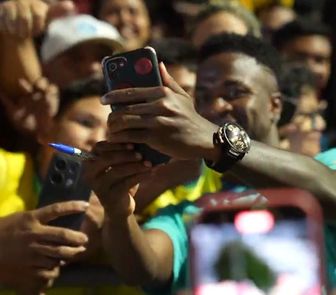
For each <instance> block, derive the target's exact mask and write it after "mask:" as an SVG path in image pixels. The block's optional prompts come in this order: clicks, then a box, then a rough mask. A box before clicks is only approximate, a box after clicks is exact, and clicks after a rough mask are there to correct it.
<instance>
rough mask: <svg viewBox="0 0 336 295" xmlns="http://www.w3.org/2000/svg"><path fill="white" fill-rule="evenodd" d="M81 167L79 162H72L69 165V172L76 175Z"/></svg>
mask: <svg viewBox="0 0 336 295" xmlns="http://www.w3.org/2000/svg"><path fill="white" fill-rule="evenodd" d="M78 169H79V164H78V163H70V165H69V173H70V174H72V175H74V174H76V173H77V171H78Z"/></svg>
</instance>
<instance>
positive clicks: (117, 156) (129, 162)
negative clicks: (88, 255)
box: [86, 142, 173, 287]
mask: <svg viewBox="0 0 336 295" xmlns="http://www.w3.org/2000/svg"><path fill="white" fill-rule="evenodd" d="M94 152H95V154H96V155H97V157H96V159H94V160H89V161H87V162H86V166H87V167H86V177H87V179H88V181H89V182H90V183H91V185H92V188H93V189H94V191H95V193H96V194H97V196H98V198H99V200H100V202H101V204H102V206H103V207H104V209H105V221H104V224H103V229H102V231H103V233H102V234H103V246H104V249H105V251H106V253H107V254H108V256H109V258H110V263H111V265H112V267H113V268H114V270H115V271H116V272H117V274H118V275H119V276H120V277H121V278H122V279H123V280H124V281H125V282H127V283H129V284H134V285H142V286H145V285H146V286H150V287H163V286H165V285H167V284H168V283H169V279H170V277H171V274H172V261H173V250H172V249H173V247H172V242H171V240H170V238H169V237H168V236H167V235H166V234H165V233H163V232H162V231H157V230H148V231H143V230H142V229H141V228H140V226H139V225H138V223H137V221H136V218H135V216H134V211H135V200H136V197H135V194H136V192H137V189H138V185H137V184H138V183H139V182H141V181H142V180H144V179H146V178H148V177H150V172H151V169H152V168H151V167H150V166H148V165H147V166H146V165H145V164H144V162H143V161H142V160H141V157H139V156H137V154H136V152H134V151H133V150H129V149H127V146H126V145H113V144H110V143H106V142H105V143H104V142H102V143H99V144H97V145H96V147H95V150H94Z"/></svg>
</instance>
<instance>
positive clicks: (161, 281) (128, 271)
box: [103, 215, 172, 287]
mask: <svg viewBox="0 0 336 295" xmlns="http://www.w3.org/2000/svg"><path fill="white" fill-rule="evenodd" d="M103 245H104V249H105V251H106V253H107V254H108V256H109V258H110V261H111V264H112V267H113V268H114V270H115V271H116V272H117V274H118V275H119V276H120V277H121V278H122V279H123V280H124V281H125V282H126V283H128V284H131V285H142V286H144V285H146V286H150V287H160V286H164V285H165V284H167V283H168V282H169V279H170V276H171V272H172V266H171V263H160V259H159V258H158V256H157V255H156V253H155V251H154V250H153V248H152V247H151V245H150V242H149V240H148V238H147V236H146V234H145V233H144V231H143V230H142V229H141V228H140V226H139V225H138V224H137V221H136V219H135V217H134V215H131V216H129V217H128V218H127V219H124V220H121V218H119V219H118V221H115V220H110V219H109V218H107V219H106V221H105V223H104V226H103Z"/></svg>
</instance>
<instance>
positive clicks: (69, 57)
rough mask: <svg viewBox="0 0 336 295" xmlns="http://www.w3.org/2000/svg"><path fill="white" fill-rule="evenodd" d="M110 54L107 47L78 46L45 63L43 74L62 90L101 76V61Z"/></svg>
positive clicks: (100, 45) (97, 45) (94, 45)
mask: <svg viewBox="0 0 336 295" xmlns="http://www.w3.org/2000/svg"><path fill="white" fill-rule="evenodd" d="M112 53H113V52H112V50H111V48H110V47H109V46H107V45H103V44H97V43H84V44H80V45H77V46H75V47H73V48H71V49H69V50H67V51H66V52H64V53H62V54H60V55H59V56H56V57H55V58H54V59H52V60H51V61H49V62H48V63H46V64H45V65H44V72H45V75H46V77H47V78H48V79H49V80H50V81H51V82H53V83H55V84H56V85H57V86H59V87H60V88H64V87H66V86H67V85H69V84H71V83H72V82H74V81H76V80H80V79H85V78H88V77H94V76H97V77H99V76H101V75H102V70H101V60H102V59H103V58H104V57H105V56H108V55H111V54H112Z"/></svg>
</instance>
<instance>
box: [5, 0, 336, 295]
mask: <svg viewBox="0 0 336 295" xmlns="http://www.w3.org/2000/svg"><path fill="white" fill-rule="evenodd" d="M335 11H336V6H335V3H334V1H332V0H330V1H329V0H324V1H318V0H315V1H313V0H311V1H303V0H282V1H281V0H278V1H275V0H273V1H272V0H264V1H261V0H241V1H239V0H197V1H196V0H189V1H188V0H172V1H163V0H161V1H154V0H147V1H145V0H95V1H93V0H92V1H90V0H73V1H71V0H54V1H49V0H6V1H0V39H1V41H0V44H1V45H0V65H1V67H0V126H1V128H0V286H1V288H3V289H0V294H2V293H3V294H10V292H11V290H13V291H15V292H17V293H18V294H32V295H34V294H45V293H47V294H89V293H88V292H92V294H147V293H148V294H190V293H188V292H189V291H190V290H189V288H190V285H189V283H190V282H189V272H188V257H189V252H188V249H189V247H188V230H187V222H186V220H185V216H186V215H194V214H196V213H197V212H198V211H199V209H202V196H204V195H206V194H207V195H208V194H209V193H217V192H223V191H231V192H242V191H246V190H248V189H251V188H255V189H258V188H266V187H272V188H273V187H297V188H300V189H304V190H307V191H309V192H310V193H312V194H313V195H314V197H316V198H317V200H318V201H319V203H320V205H321V208H322V209H323V213H324V225H323V226H324V228H323V229H321V230H324V232H325V245H324V246H325V249H326V269H325V273H326V275H327V279H328V285H327V289H328V292H332V290H333V289H336V215H335V210H336V181H334V179H335V177H336V175H335V173H334V171H333V170H334V169H336V164H335V163H336V149H335V145H336V130H335V127H336V119H335V118H336V108H335V106H336V103H335V101H334V99H333V97H335V95H336V93H335V89H336V88H335V85H336V83H335V78H334V73H335V69H336V67H335V65H336V64H335V63H334V60H333V55H334V34H335V32H336V31H335V30H336V26H335V24H334V16H333V12H335ZM148 45H149V46H152V47H153V48H154V49H155V50H156V53H157V56H158V61H159V68H160V73H161V77H162V82H163V86H161V87H151V88H138V89H119V90H115V91H112V92H109V93H107V91H106V86H105V83H104V79H103V74H102V66H101V61H102V59H103V58H104V57H105V56H110V55H112V54H114V53H117V52H126V51H129V50H134V49H137V48H141V47H144V46H148ZM113 103H128V104H129V105H131V107H129V108H125V109H123V110H120V111H117V112H111V108H110V104H113ZM228 121H229V122H236V123H238V124H239V125H240V126H241V127H242V128H243V129H244V130H245V131H246V132H247V134H248V135H249V137H250V138H251V147H250V150H249V152H248V153H247V154H246V155H245V156H244V157H243V158H242V159H239V160H238V161H237V162H236V163H234V165H232V166H230V167H226V168H225V169H224V168H223V167H222V168H218V165H216V163H217V162H220V161H221V160H222V158H223V155H221V152H220V151H219V150H218V148H217V147H216V146H215V145H214V142H213V134H214V133H215V132H217V130H218V127H219V126H223V125H224V124H225V123H226V122H228ZM50 142H60V143H63V144H67V145H71V146H74V147H76V148H79V149H81V150H83V151H90V152H93V153H94V154H95V155H96V157H95V158H94V159H91V160H87V161H84V169H85V171H84V172H85V179H86V181H87V183H88V184H89V185H90V187H91V189H92V194H91V197H90V200H89V202H88V203H86V202H83V201H67V202H59V203H55V204H52V205H49V206H46V207H42V208H37V204H38V200H39V194H40V192H41V187H42V186H43V182H44V179H45V177H46V175H47V171H48V167H49V164H50V161H51V159H52V157H53V154H54V151H53V150H52V149H51V148H50V147H49V146H48V143H50ZM134 143H146V144H148V145H149V146H150V147H152V148H154V149H156V150H159V151H161V152H163V153H165V154H167V155H169V156H171V158H172V159H171V161H170V162H169V163H168V164H165V165H161V166H158V167H153V165H152V164H151V163H150V162H148V161H144V160H143V156H142V155H141V154H139V153H137V152H136V151H135V150H134ZM78 212H85V218H84V220H83V223H82V226H81V229H80V230H79V231H76V230H70V229H67V228H61V227H55V226H51V225H49V222H50V221H51V220H54V219H56V218H57V217H60V216H64V215H70V214H73V213H78ZM73 264H76V265H78V264H80V268H81V269H83V270H84V272H83V274H84V275H85V269H86V267H87V266H88V265H97V266H102V267H103V266H104V267H108V268H110V269H111V270H112V271H113V273H114V275H115V277H117V278H118V284H112V283H111V284H109V283H108V282H107V283H106V284H104V285H102V286H94V287H91V289H90V290H89V291H88V289H87V288H85V287H83V286H76V288H74V287H71V288H70V287H66V288H60V287H59V286H58V285H57V281H58V278H59V277H60V276H62V270H63V269H64V268H67V267H68V266H69V265H70V266H71V265H73ZM83 281H85V278H83ZM112 285H113V286H112ZM90 294H91V293H90ZM307 294H308V293H307ZM320 294H322V293H320ZM330 294H331V293H330Z"/></svg>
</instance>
